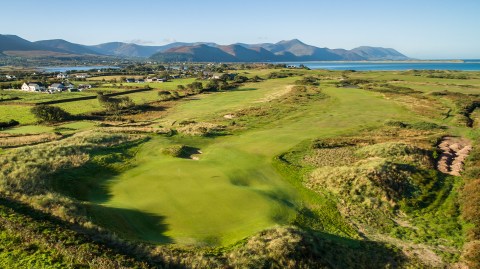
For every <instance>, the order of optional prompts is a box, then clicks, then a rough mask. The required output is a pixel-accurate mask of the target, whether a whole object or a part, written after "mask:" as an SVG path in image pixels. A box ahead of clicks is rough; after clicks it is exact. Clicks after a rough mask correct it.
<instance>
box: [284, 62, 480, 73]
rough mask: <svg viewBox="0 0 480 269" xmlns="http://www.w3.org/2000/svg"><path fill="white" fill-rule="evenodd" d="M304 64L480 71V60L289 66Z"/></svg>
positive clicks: (321, 65)
mask: <svg viewBox="0 0 480 269" xmlns="http://www.w3.org/2000/svg"><path fill="white" fill-rule="evenodd" d="M300 64H303V65H305V66H307V67H309V68H310V69H327V70H356V71H393V70H398V71H404V70H413V69H415V70H457V71H480V60H464V61H463V62H453V61H451V62H447V61H445V62H290V63H287V65H294V66H299V65H300Z"/></svg>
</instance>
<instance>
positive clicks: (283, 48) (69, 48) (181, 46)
mask: <svg viewBox="0 0 480 269" xmlns="http://www.w3.org/2000/svg"><path fill="white" fill-rule="evenodd" d="M12 51H13V52H15V51H16V52H22V51H23V52H25V51H34V52H35V53H34V54H35V55H45V57H50V55H52V52H55V53H57V54H59V55H60V54H61V55H66V54H70V55H75V56H81V55H89V56H95V55H103V56H116V57H130V58H131V57H138V58H148V57H151V58H152V59H157V60H158V59H160V60H161V59H164V60H168V61H205V62H215V61H217V62H218V61H222V62H228V61H232V62H266V61H267V62H268V61H276V62H285V61H330V60H347V61H358V60H407V59H409V58H408V57H407V56H405V55H403V54H401V53H400V52H398V51H396V50H395V49H392V48H381V47H369V46H360V47H357V48H355V49H352V50H345V49H333V50H332V49H328V48H319V47H316V46H312V45H308V44H305V43H303V42H302V41H300V40H299V39H296V38H294V39H290V40H282V41H279V42H277V43H261V44H245V43H235V44H231V45H218V44H216V43H211V42H193V43H185V42H174V43H171V44H167V45H163V46H145V45H138V44H135V43H124V42H109V43H103V44H99V45H93V46H87V45H81V44H75V43H71V42H69V41H67V40H64V39H52V40H41V41H36V42H30V41H28V40H25V39H23V38H21V37H19V36H16V35H1V34H0V55H1V54H7V55H8V54H9V53H12ZM5 52H8V53H5ZM43 52H44V54H42V53H43ZM23 54H24V55H28V53H23ZM32 54H33V53H32Z"/></svg>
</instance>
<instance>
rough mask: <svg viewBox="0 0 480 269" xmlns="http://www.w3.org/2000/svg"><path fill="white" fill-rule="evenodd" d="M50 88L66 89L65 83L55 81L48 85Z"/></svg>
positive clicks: (55, 89) (56, 89) (59, 90)
mask: <svg viewBox="0 0 480 269" xmlns="http://www.w3.org/2000/svg"><path fill="white" fill-rule="evenodd" d="M48 89H49V90H51V91H57V92H61V91H63V90H64V89H65V85H63V84H62V83H53V84H52V85H50V86H49V87H48Z"/></svg>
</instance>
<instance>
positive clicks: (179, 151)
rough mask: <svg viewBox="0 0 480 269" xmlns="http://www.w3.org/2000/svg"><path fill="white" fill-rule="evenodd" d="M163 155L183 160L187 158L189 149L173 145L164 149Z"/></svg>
mask: <svg viewBox="0 0 480 269" xmlns="http://www.w3.org/2000/svg"><path fill="white" fill-rule="evenodd" d="M162 153H163V154H165V155H168V156H172V157H176V158H181V157H185V154H186V153H187V147H186V146H184V145H173V146H170V147H166V148H164V149H162Z"/></svg>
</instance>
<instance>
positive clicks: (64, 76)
mask: <svg viewBox="0 0 480 269" xmlns="http://www.w3.org/2000/svg"><path fill="white" fill-rule="evenodd" d="M57 78H62V79H64V78H68V75H67V74H65V73H60V74H58V75H57Z"/></svg>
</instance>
